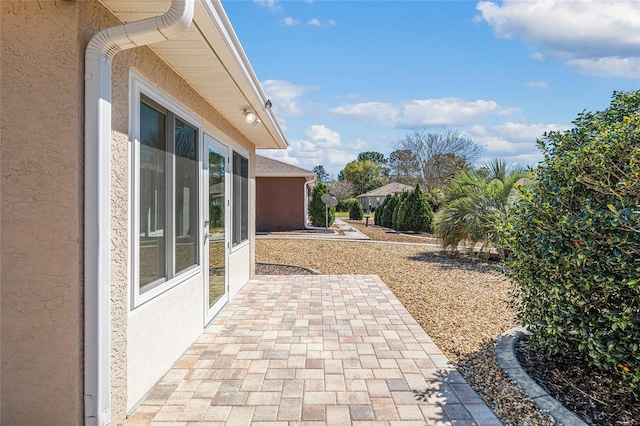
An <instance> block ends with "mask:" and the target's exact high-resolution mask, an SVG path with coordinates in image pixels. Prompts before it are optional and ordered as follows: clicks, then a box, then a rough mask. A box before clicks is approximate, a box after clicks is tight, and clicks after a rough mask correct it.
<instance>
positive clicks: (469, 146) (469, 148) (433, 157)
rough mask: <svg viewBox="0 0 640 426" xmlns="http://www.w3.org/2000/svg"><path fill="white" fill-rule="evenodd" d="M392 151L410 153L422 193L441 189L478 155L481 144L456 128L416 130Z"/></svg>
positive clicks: (399, 142) (480, 150)
mask: <svg viewBox="0 0 640 426" xmlns="http://www.w3.org/2000/svg"><path fill="white" fill-rule="evenodd" d="M396 150H407V151H410V152H412V153H413V154H414V155H415V157H416V159H417V161H418V164H419V167H420V180H421V182H422V183H423V185H424V188H425V191H426V192H431V191H432V190H434V189H436V188H442V187H443V186H445V184H446V182H447V181H448V180H449V179H451V178H452V177H453V176H455V175H456V173H458V172H459V171H461V170H465V169H467V168H469V166H470V165H471V164H472V163H473V162H474V161H475V160H477V159H478V158H479V157H480V153H481V152H482V147H481V146H480V145H478V144H477V143H475V142H474V141H473V140H471V139H469V138H467V137H465V136H463V135H461V134H460V132H459V131H457V130H445V131H442V132H438V133H427V132H426V131H425V130H416V131H414V132H413V133H408V134H407V135H406V136H405V137H404V139H401V140H400V141H398V142H397V144H396Z"/></svg>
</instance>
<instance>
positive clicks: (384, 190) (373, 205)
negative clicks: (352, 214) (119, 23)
mask: <svg viewBox="0 0 640 426" xmlns="http://www.w3.org/2000/svg"><path fill="white" fill-rule="evenodd" d="M405 191H413V187H411V186H409V185H404V184H402V183H398V182H391V183H389V184H387V185H385V186H381V187H380V188H376V189H374V190H371V191H369V192H367V193H366V194H362V195H358V197H357V199H358V202H359V203H360V205H361V206H362V209H363V210H364V211H365V212H366V211H368V210H369V209H372V210H373V209H377V208H378V207H379V206H380V204H382V202H383V201H384V199H385V197H386V196H387V195H392V194H400V193H403V192H405Z"/></svg>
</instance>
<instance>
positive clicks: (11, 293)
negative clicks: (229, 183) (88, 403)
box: [0, 0, 255, 425]
mask: <svg viewBox="0 0 640 426" xmlns="http://www.w3.org/2000/svg"><path fill="white" fill-rule="evenodd" d="M1 5H2V6H1V8H2V21H1V32H2V46H1V49H2V50H1V60H2V69H1V72H2V74H1V82H0V83H1V84H0V87H1V93H0V95H1V96H0V102H1V103H0V109H1V111H2V120H1V124H2V134H1V138H2V139H1V142H2V145H1V150H2V151H1V173H2V186H1V187H0V197H1V198H0V201H1V203H0V205H1V207H0V230H1V234H0V241H1V247H2V251H1V253H0V265H1V269H0V279H1V281H2V282H1V284H2V288H1V293H0V296H1V298H0V301H1V304H2V306H1V308H2V309H1V312H0V327H1V330H2V338H1V339H2V340H1V344H0V355H1V363H0V365H1V376H0V377H1V382H0V391H1V399H2V405H1V407H2V408H1V411H0V416H1V417H0V423H2V424H17V425H21V424H42V421H43V419H46V422H47V424H64V425H69V424H80V423H82V422H83V421H82V418H83V410H84V406H83V405H84V404H83V401H82V394H83V353H82V350H83V347H82V341H83V327H82V324H83V311H82V306H83V281H82V268H83V258H82V256H83V249H82V244H83V241H82V227H83V216H82V214H83V213H82V211H83V179H84V175H83V173H84V171H83V160H82V159H83V155H84V148H83V145H84V135H83V126H84V125H83V122H84V107H83V105H84V50H85V47H86V44H87V42H88V40H89V39H90V37H91V36H92V35H93V34H94V33H96V32H97V31H98V30H99V29H102V28H105V27H108V26H112V25H115V24H117V23H118V21H117V20H116V19H115V18H114V17H113V16H112V15H111V14H110V13H109V12H108V11H106V10H105V9H104V8H103V7H102V6H101V5H99V4H98V3H96V2H92V1H83V2H59V1H58V2H54V1H46V0H44V1H39V2H34V1H31V0H26V1H9V0H3V1H2V2H1ZM130 68H134V69H136V70H138V71H139V72H140V73H141V74H143V75H144V76H146V78H148V79H149V80H150V81H152V82H153V83H154V84H156V85H158V86H159V87H160V88H161V89H162V90H164V91H165V92H166V93H168V94H169V95H170V96H172V97H174V98H175V99H176V100H177V101H178V102H180V103H181V104H182V105H184V106H185V107H187V108H189V109H191V110H192V111H193V112H194V113H195V114H197V115H199V116H200V117H202V119H203V120H206V121H208V122H210V123H213V124H214V125H215V126H216V128H217V129H218V130H219V131H220V133H218V134H217V135H216V136H217V137H218V138H219V139H220V140H221V141H222V142H224V143H227V144H228V143H231V142H232V141H233V143H235V144H237V145H238V146H240V147H242V148H243V149H244V150H246V151H248V152H249V153H250V154H251V157H252V159H253V158H254V151H255V150H254V148H253V146H252V145H251V144H250V143H249V141H247V140H246V138H244V137H243V136H242V135H241V134H240V133H239V132H238V131H237V130H236V129H235V128H233V127H232V126H231V125H230V123H228V122H227V121H226V120H225V119H224V118H223V117H222V116H221V115H220V114H219V113H218V112H217V111H216V110H215V109H213V108H211V107H210V106H209V105H208V104H207V103H206V102H205V101H204V99H202V98H201V97H200V96H199V95H198V94H197V93H196V92H195V91H194V90H192V89H191V88H190V86H188V85H187V84H186V83H185V82H184V81H182V80H181V79H180V78H179V77H178V76H177V75H176V74H175V73H174V72H173V71H172V70H171V69H170V68H169V67H168V66H166V65H165V64H164V63H163V62H162V61H161V60H160V59H159V58H158V57H157V56H156V55H155V54H154V53H153V52H152V51H151V50H150V49H148V48H137V49H134V50H131V51H127V52H123V53H120V54H118V55H117V56H116V58H115V60H114V64H113V71H114V72H113V102H112V112H113V131H112V134H113V142H112V144H113V145H112V169H113V170H112V200H113V201H112V222H111V223H112V226H113V229H112V238H111V241H112V254H111V257H112V271H111V276H112V283H111V288H112V301H111V302H112V312H111V316H112V352H111V363H112V376H111V380H112V415H113V423H115V424H117V423H120V422H121V421H122V420H123V419H124V417H125V415H126V410H127V406H128V405H129V406H130V405H131V401H127V396H126V395H127V374H126V371H127V358H126V354H127V322H128V315H129V309H130V306H129V300H128V297H129V296H128V289H129V285H130V283H129V276H128V267H129V251H128V248H129V244H128V232H129V231H128V215H129V211H128V205H129V204H128V203H129V190H130V188H129V181H128V179H129V170H128V167H129V166H128V160H129V148H130V146H129V138H128V115H129V105H128V90H129V69H130ZM252 176H253V175H252ZM251 187H252V192H253V191H254V190H255V183H254V182H253V179H252V185H251ZM252 208H253V205H252ZM252 216H253V215H252ZM253 228H254V227H253V224H252V226H251V229H253ZM250 235H251V241H252V242H253V232H251V234H250ZM251 249H252V251H253V247H251ZM149 303H152V302H149ZM197 308H200V307H197Z"/></svg>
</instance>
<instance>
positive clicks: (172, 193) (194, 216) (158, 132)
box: [134, 95, 200, 300]
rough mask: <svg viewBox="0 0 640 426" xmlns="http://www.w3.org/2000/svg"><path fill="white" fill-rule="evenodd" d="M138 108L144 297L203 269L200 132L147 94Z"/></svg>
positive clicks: (137, 167)
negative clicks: (189, 272) (187, 273)
mask: <svg viewBox="0 0 640 426" xmlns="http://www.w3.org/2000/svg"><path fill="white" fill-rule="evenodd" d="M139 106H140V114H139V119H140V124H139V125H140V134H139V135H140V137H139V144H138V150H137V154H138V155H137V158H136V161H135V174H136V176H137V178H138V179H137V183H136V188H135V194H136V196H137V206H138V212H137V213H138V215H137V219H136V222H137V223H135V224H134V227H135V229H136V231H135V232H137V235H138V238H137V241H136V250H135V251H134V252H135V253H137V259H136V261H137V267H136V268H135V270H136V271H137V277H136V278H137V293H136V295H139V296H142V295H148V292H150V291H151V290H153V289H156V288H159V287H161V286H162V285H163V284H164V283H166V282H168V281H169V280H171V279H172V278H174V277H175V276H177V275H180V274H181V273H183V272H185V271H188V270H192V269H193V268H194V267H196V266H197V265H198V264H199V244H198V232H197V231H198V230H199V229H200V228H199V226H198V215H199V209H200V205H199V201H198V200H199V193H198V190H199V188H198V181H199V169H198V134H199V131H198V128H197V127H196V126H193V125H191V124H189V123H188V122H187V121H186V120H184V119H182V118H181V117H179V116H178V115H176V114H175V113H174V112H172V111H171V110H170V109H167V108H164V107H163V106H161V105H160V104H158V103H157V102H154V101H153V100H151V99H150V98H148V97H146V96H144V95H140V103H139ZM154 293H155V292H154ZM148 297H152V295H149V296H148ZM148 297H143V299H145V300H146V299H147V298H148Z"/></svg>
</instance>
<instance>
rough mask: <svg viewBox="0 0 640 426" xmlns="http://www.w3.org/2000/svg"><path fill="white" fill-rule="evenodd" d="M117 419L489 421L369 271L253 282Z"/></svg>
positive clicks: (476, 398)
mask: <svg viewBox="0 0 640 426" xmlns="http://www.w3.org/2000/svg"><path fill="white" fill-rule="evenodd" d="M126 424H127V425H139V424H157V425H161V424H163V425H166V424H178V425H201V424H202V425H204V424H207V425H218V424H219V425H223V424H226V425H245V424H246V425H248V424H255V425H296V424H304V425H330V426H331V425H350V424H353V425H364V424H368V425H389V426H392V425H447V424H455V425H476V424H477V425H499V424H501V423H500V422H499V421H498V419H497V418H496V417H495V415H494V414H493V413H492V412H491V411H490V410H489V408H487V406H486V405H485V404H484V403H483V402H482V400H481V399H480V397H479V396H478V395H477V394H476V393H475V392H474V391H473V389H471V387H470V386H469V385H468V384H467V383H466V382H465V380H464V379H463V378H462V377H461V376H460V374H459V373H458V372H457V371H456V370H455V369H454V368H453V367H452V365H451V364H450V363H449V361H448V360H447V358H446V357H445V356H444V355H443V354H442V352H441V351H440V349H438V347H437V346H436V345H435V344H434V343H433V341H432V340H431V339H430V338H429V336H427V334H426V333H425V332H424V330H423V329H422V328H421V327H420V326H419V325H418V324H417V323H416V321H415V320H414V319H413V317H411V315H410V314H409V313H408V312H407V310H406V309H405V308H404V306H402V304H401V303H400V302H399V301H398V299H397V298H396V297H395V296H394V295H393V293H392V292H391V291H390V290H389V289H388V288H387V286H386V285H385V284H384V283H383V282H382V281H381V280H380V278H378V277H377V276H361V275H310V276H293V275H289V276H263V277H260V279H258V280H252V281H250V282H249V283H248V284H247V285H245V286H244V287H243V289H242V290H241V292H240V293H239V294H238V295H237V296H236V297H235V298H234V299H233V300H232V301H231V302H230V303H229V304H228V305H227V306H226V307H225V308H224V309H223V310H222V311H221V312H220V313H219V314H218V315H217V317H216V318H214V320H213V321H212V323H211V324H210V325H209V326H208V327H207V328H206V330H205V332H204V334H203V335H202V336H201V337H200V338H199V339H198V340H197V341H196V342H195V343H194V344H193V345H192V346H191V348H190V349H189V350H187V352H186V353H185V354H184V356H183V357H182V359H180V360H179V361H178V362H177V363H176V365H175V366H174V368H173V369H172V370H171V371H170V372H169V373H168V374H167V375H166V376H165V377H164V378H163V379H162V380H161V381H160V383H158V385H156V387H155V388H154V389H153V390H152V391H151V393H150V394H149V395H148V397H147V398H146V399H145V400H144V401H143V402H142V404H141V405H140V406H139V407H138V409H137V410H136V411H135V412H134V413H133V415H132V417H131V418H130V419H129V421H128V422H127V423H126Z"/></svg>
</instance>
